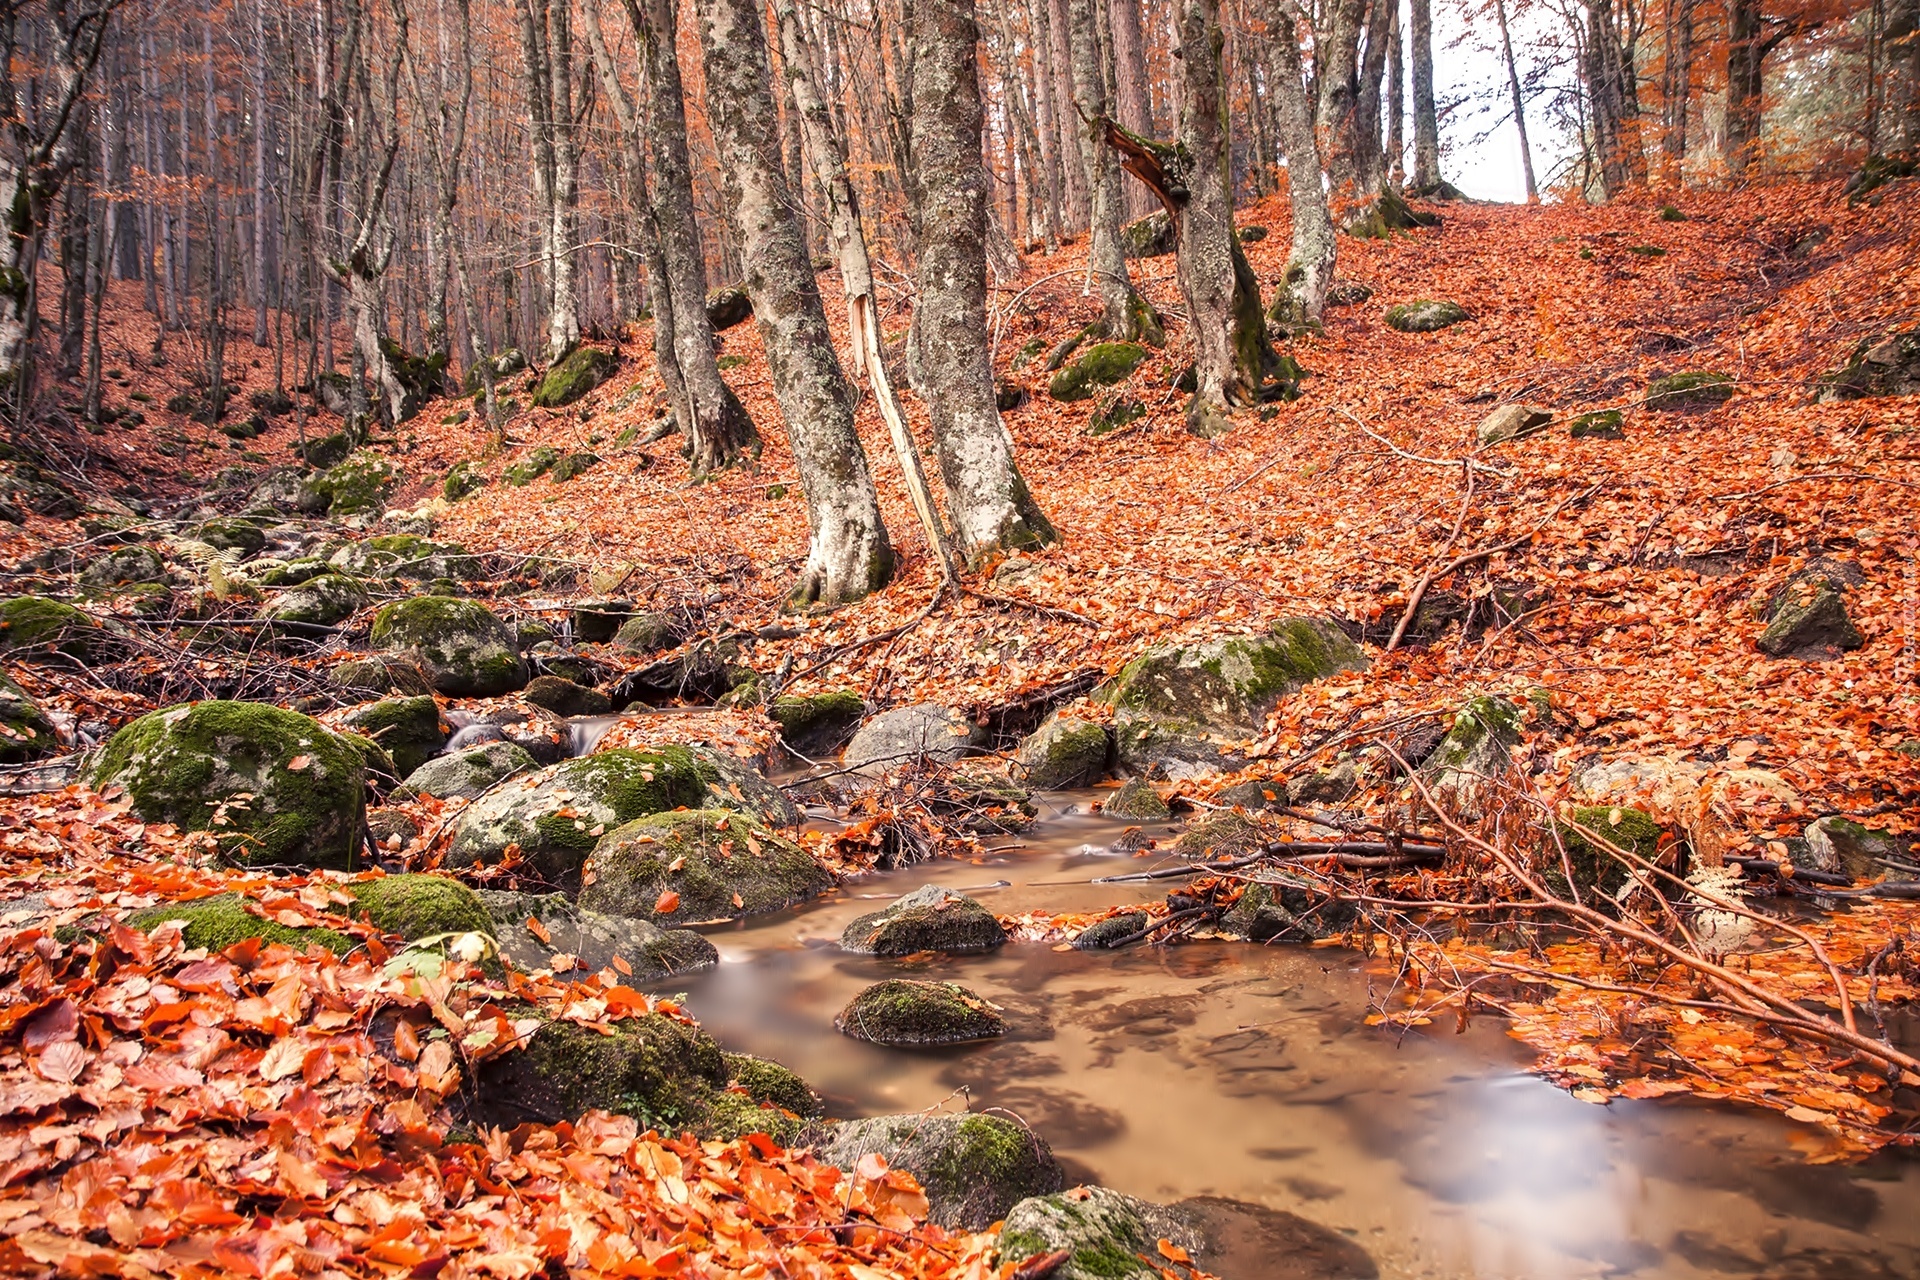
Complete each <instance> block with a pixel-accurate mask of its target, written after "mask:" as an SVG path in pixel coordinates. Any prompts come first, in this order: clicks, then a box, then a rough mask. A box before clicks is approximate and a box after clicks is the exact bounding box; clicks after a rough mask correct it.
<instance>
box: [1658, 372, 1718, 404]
mask: <svg viewBox="0 0 1920 1280" xmlns="http://www.w3.org/2000/svg"><path fill="white" fill-rule="evenodd" d="M1733 386H1734V379H1733V375H1732V374H1730V373H1715V372H1711V371H1707V372H1697V373H1675V374H1670V375H1668V376H1667V377H1664V378H1655V379H1654V380H1653V381H1652V382H1649V383H1648V384H1647V408H1649V409H1658V410H1672V409H1710V408H1712V407H1713V406H1715V405H1720V404H1725V403H1726V402H1727V401H1729V400H1731V399H1733Z"/></svg>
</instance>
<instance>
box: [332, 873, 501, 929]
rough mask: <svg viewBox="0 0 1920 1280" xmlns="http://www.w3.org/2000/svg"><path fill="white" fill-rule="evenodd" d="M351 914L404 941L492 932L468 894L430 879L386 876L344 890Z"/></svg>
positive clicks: (452, 882)
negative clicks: (395, 934)
mask: <svg viewBox="0 0 1920 1280" xmlns="http://www.w3.org/2000/svg"><path fill="white" fill-rule="evenodd" d="M347 892H348V893H349V894H351V895H352V896H353V904H354V905H353V913H354V914H355V915H357V916H362V917H365V919H366V920H367V922H368V923H370V924H372V925H373V926H374V927H375V928H377V929H379V930H381V931H382V932H384V933H397V934H399V935H400V936H401V937H403V938H405V939H406V940H407V941H409V942H413V941H415V940H417V939H420V938H431V937H434V936H436V935H438V934H443V933H485V934H489V935H490V934H492V933H493V919H492V917H490V916H489V915H488V914H487V909H486V907H485V906H484V905H483V904H482V903H481V901H480V898H479V896H478V895H477V894H475V893H474V891H473V890H471V889H469V888H467V886H466V885H464V884H461V883H460V882H459V881H458V880H449V879H448V878H447V877H445V876H434V875H390V876H382V877H380V878H379V879H378V880H363V881H360V882H359V883H357V884H351V885H348V886H347Z"/></svg>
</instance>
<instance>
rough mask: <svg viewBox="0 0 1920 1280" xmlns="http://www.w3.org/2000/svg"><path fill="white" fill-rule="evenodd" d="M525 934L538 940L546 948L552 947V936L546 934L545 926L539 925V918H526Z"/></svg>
mask: <svg viewBox="0 0 1920 1280" xmlns="http://www.w3.org/2000/svg"><path fill="white" fill-rule="evenodd" d="M527 932H528V933H530V934H532V935H533V936H534V937H536V938H538V939H540V941H541V942H542V943H544V944H545V945H547V946H549V947H550V946H552V945H553V935H552V934H551V933H548V932H547V926H545V925H543V924H541V923H540V917H539V916H528V917H527Z"/></svg>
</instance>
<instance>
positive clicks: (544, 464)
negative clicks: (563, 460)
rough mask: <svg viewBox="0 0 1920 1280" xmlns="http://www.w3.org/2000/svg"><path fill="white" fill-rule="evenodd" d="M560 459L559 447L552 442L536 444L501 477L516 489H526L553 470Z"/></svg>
mask: <svg viewBox="0 0 1920 1280" xmlns="http://www.w3.org/2000/svg"><path fill="white" fill-rule="evenodd" d="M558 461H560V451H559V450H558V449H556V448H554V447H553V446H552V445H550V444H542V445H536V446H534V447H533V448H531V449H529V450H527V452H526V453H524V454H522V455H521V457H520V460H519V461H518V462H515V463H513V464H512V465H510V466H509V467H507V469H506V470H505V471H502V472H501V473H500V478H501V479H502V480H505V481H506V482H507V483H508V484H510V485H512V486H513V487H514V488H516V489H524V488H525V487H526V486H528V485H530V484H532V483H533V482H534V481H535V480H538V479H539V478H540V477H541V476H543V475H545V474H547V472H549V471H551V470H553V464H554V463H556V462H558Z"/></svg>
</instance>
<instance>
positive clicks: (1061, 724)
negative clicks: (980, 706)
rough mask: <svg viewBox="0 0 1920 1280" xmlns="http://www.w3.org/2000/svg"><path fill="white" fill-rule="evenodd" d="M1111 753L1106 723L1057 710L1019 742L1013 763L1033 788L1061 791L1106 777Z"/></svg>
mask: <svg viewBox="0 0 1920 1280" xmlns="http://www.w3.org/2000/svg"><path fill="white" fill-rule="evenodd" d="M1112 756H1113V741H1112V739H1110V738H1109V737H1108V736H1107V727H1106V726H1105V725H1103V724H1096V723H1094V722H1092V721H1090V720H1081V719H1078V718H1076V717H1074V716H1067V715H1061V714H1060V713H1058V712H1055V713H1054V714H1053V715H1050V716H1048V717H1047V718H1046V719H1045V720H1043V721H1042V722H1041V724H1040V727H1039V728H1038V729H1035V730H1034V731H1033V732H1032V733H1031V734H1029V735H1028V736H1027V738H1026V740H1025V741H1023V742H1022V743H1021V744H1020V749H1019V751H1018V752H1017V753H1016V754H1015V756H1014V766H1015V768H1016V769H1017V770H1018V776H1019V777H1020V779H1021V781H1023V782H1025V783H1026V785H1027V786H1029V787H1032V788H1033V789H1034V790H1036V791H1060V790H1063V789H1066V788H1069V787H1086V786H1092V785H1093V784H1094V783H1095V782H1098V781H1099V780H1100V779H1101V778H1104V777H1105V776H1106V774H1107V764H1108V761H1109V760H1110V759H1111V758H1112Z"/></svg>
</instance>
